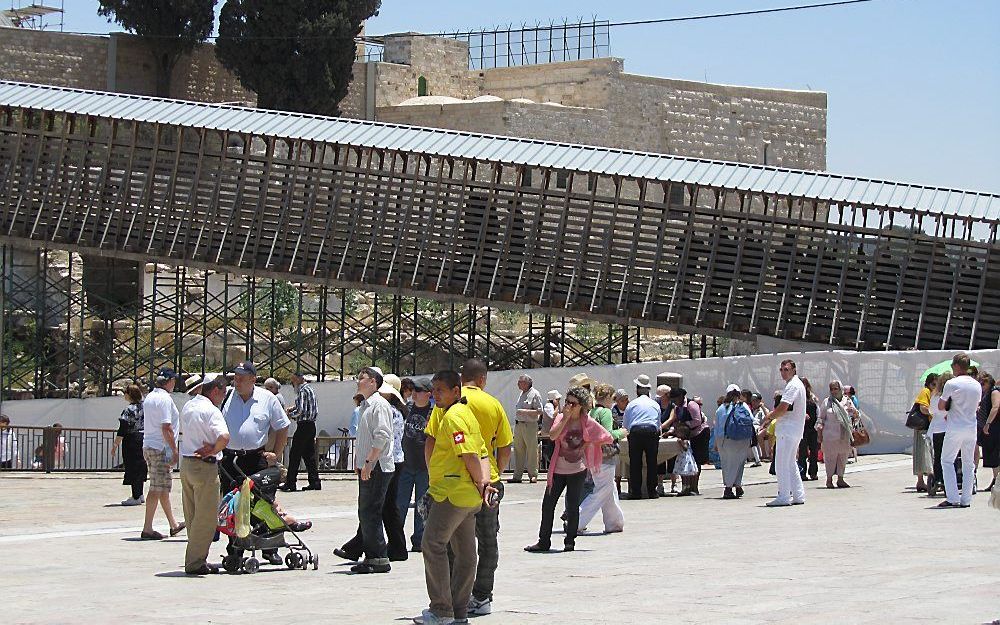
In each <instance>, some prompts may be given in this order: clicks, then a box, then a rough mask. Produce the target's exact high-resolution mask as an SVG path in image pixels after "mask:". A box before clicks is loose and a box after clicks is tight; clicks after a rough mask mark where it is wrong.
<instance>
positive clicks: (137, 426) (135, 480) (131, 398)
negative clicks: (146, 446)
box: [111, 384, 147, 506]
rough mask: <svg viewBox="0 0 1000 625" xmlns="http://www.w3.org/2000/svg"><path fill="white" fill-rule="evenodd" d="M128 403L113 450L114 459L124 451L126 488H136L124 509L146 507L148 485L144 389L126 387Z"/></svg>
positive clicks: (131, 386)
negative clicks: (144, 448) (145, 485)
mask: <svg viewBox="0 0 1000 625" xmlns="http://www.w3.org/2000/svg"><path fill="white" fill-rule="evenodd" d="M125 399H126V400H127V401H128V406H126V407H125V410H122V414H121V416H120V417H118V432H117V433H115V442H114V445H112V446H111V457H112V458H113V457H114V455H115V453H116V452H117V451H118V448H119V447H121V450H122V464H124V465H125V476H124V477H123V478H122V484H124V485H125V486H130V487H132V496H131V497H129V498H128V499H126V500H125V501H123V502H122V505H123V506H138V505H139V504H142V503H145V502H146V498H145V497H143V496H142V489H143V485H144V484H145V483H146V471H147V467H146V460H145V459H144V458H143V457H142V432H143V414H142V389H140V388H139V387H138V386H137V385H135V384H129V385H128V386H127V387H125Z"/></svg>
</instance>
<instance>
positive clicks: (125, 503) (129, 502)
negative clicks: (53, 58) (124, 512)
mask: <svg viewBox="0 0 1000 625" xmlns="http://www.w3.org/2000/svg"><path fill="white" fill-rule="evenodd" d="M141 504H142V502H141V501H140V500H138V499H132V498H131V497H129V498H128V499H126V500H125V501H123V502H122V505H123V506H138V505H141Z"/></svg>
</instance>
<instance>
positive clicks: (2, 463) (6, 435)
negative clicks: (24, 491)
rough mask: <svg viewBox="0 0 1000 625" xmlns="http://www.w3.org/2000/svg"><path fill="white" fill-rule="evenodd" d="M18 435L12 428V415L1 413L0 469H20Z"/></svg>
mask: <svg viewBox="0 0 1000 625" xmlns="http://www.w3.org/2000/svg"><path fill="white" fill-rule="evenodd" d="M19 468H21V463H20V461H19V459H18V457H17V436H15V435H14V432H13V431H12V430H11V429H10V417H8V416H7V415H5V414H0V469H19Z"/></svg>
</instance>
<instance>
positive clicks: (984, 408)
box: [979, 373, 1000, 490]
mask: <svg viewBox="0 0 1000 625" xmlns="http://www.w3.org/2000/svg"><path fill="white" fill-rule="evenodd" d="M979 381H980V382H981V383H982V385H983V400H982V402H981V405H980V411H979V412H980V414H981V415H983V416H982V421H983V422H982V425H981V426H980V427H979V430H980V432H981V434H980V441H981V445H982V448H983V466H984V467H986V468H987V469H992V470H993V481H992V482H990V485H989V486H988V487H986V490H993V485H994V484H996V482H997V474H998V473H1000V425H995V424H994V422H995V421H996V419H997V414H998V413H1000V386H997V384H996V380H995V379H993V376H992V375H990V374H988V373H980V374H979Z"/></svg>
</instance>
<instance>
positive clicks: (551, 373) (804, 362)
mask: <svg viewBox="0 0 1000 625" xmlns="http://www.w3.org/2000/svg"><path fill="white" fill-rule="evenodd" d="M954 353H955V352H953V351H904V352H851V351H827V352H800V353H782V354H767V355H758V356H735V357H730V358H701V359H696V360H670V361H662V362H644V363H635V364H627V365H611V366H603V367H585V368H548V369H530V370H524V371H519V370H513V371H494V372H491V373H490V374H489V379H488V383H487V389H486V390H488V391H489V392H490V393H492V394H493V395H495V396H496V397H497V398H498V399H499V400H500V402H501V403H502V404H503V405H504V406H505V407H506V408H507V412H508V414H510V415H512V414H513V413H514V403H515V402H516V400H517V396H518V390H517V378H518V376H519V375H521V374H522V373H527V374H528V375H530V376H531V377H532V379H533V380H534V385H535V387H536V388H538V389H539V390H540V391H541V392H542V394H543V395H544V394H545V392H546V391H548V390H550V389H558V390H559V391H560V392H561V393H563V394H565V391H566V382H567V380H569V378H570V377H571V376H572V375H574V374H576V373H579V372H586V373H587V374H588V375H590V376H591V377H592V378H594V379H596V380H600V381H604V382H607V383H609V384H611V385H612V386H614V387H615V388H624V389H625V390H626V391H628V393H629V395H630V396H634V394H635V384H633V382H632V381H633V379H634V378H635V377H636V376H638V375H639V374H640V373H645V374H647V375H649V376H650V377H651V378H653V379H655V377H656V375H657V374H660V373H664V372H673V373H678V374H680V375H682V376H683V379H684V388H685V389H686V390H687V391H688V395H689V396H695V395H697V396H701V397H702V398H703V399H704V403H705V407H706V412H710V413H712V414H714V407H715V399H716V398H717V397H718V396H719V395H721V394H723V392H724V390H725V387H726V385H727V384H729V383H731V382H733V383H736V384H739V385H740V387H741V388H751V389H753V390H756V391H759V392H760V393H761V394H762V395H763V396H764V400H765V402H766V403H768V404H769V403H770V398H771V396H772V395H773V393H774V392H775V391H776V390H780V389H781V388H783V387H784V383H783V382H782V381H781V377H780V376H779V375H778V364H779V363H780V362H781V361H782V360H783V359H785V358H791V359H793V360H795V361H796V363H797V365H798V371H799V374H800V375H802V376H804V377H807V378H809V380H810V381H811V382H812V384H813V388H814V390H815V391H816V393H817V394H818V395H819V396H820V397H821V398H823V397H825V396H826V393H827V384H828V383H829V382H830V380H833V379H839V380H841V381H842V382H843V383H844V384H849V385H852V386H855V387H857V389H858V396H859V399H860V401H861V410H862V412H863V413H864V414H865V415H866V416H867V417H869V419H870V420H871V424H872V425H873V428H872V443H871V445H869V446H868V447H866V448H865V451H866V452H869V453H899V452H908V451H909V448H910V444H911V441H912V437H911V435H910V431H909V430H907V429H906V427H905V426H904V425H903V422H904V419H905V415H906V412H907V411H908V410H909V408H910V406H912V405H913V399H914V398H915V397H916V395H917V392H918V391H919V390H920V382H919V378H920V374H921V373H923V372H924V371H925V370H926V369H927V368H928V367H931V366H933V365H935V364H937V363H939V362H941V361H943V360H948V359H950V358H951V357H952V356H953V355H954ZM970 355H971V356H972V358H973V360H976V361H977V362H979V363H980V365H981V368H982V369H984V370H986V371H990V372H994V373H997V372H1000V350H980V351H975V352H970ZM313 388H314V389H315V391H316V398H317V401H318V403H319V413H320V416H319V419H318V421H317V431H323V430H325V431H326V432H327V434H329V435H333V436H337V435H339V434H340V432H339V431H338V428H341V427H342V428H346V427H347V424H348V423H349V421H350V415H351V412H352V410H353V408H354V402H353V401H352V400H351V398H352V397H353V396H354V394H355V393H356V385H355V383H354V382H353V381H344V382H322V383H315V384H313ZM282 392H283V393H284V395H285V397H286V398H287V399H289V400H291V399H293V398H294V396H295V393H294V391H293V390H292V388H291V387H290V386H285V387H283V390H282ZM175 398H176V400H177V401H178V403H179V404H180V403H183V402H184V401H186V399H187V396H186V395H183V394H180V393H177V394H175ZM124 406H125V404H124V400H123V399H122V398H121V397H99V398H92V399H34V400H22V401H5V402H4V403H3V407H2V410H3V413H4V414H6V415H8V416H9V417H10V418H11V421H12V423H13V424H15V425H37V426H41V425H51V424H53V423H55V422H60V423H62V424H63V426H65V427H89V428H115V427H117V425H118V415H119V414H120V413H121V410H122V408H124Z"/></svg>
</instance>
